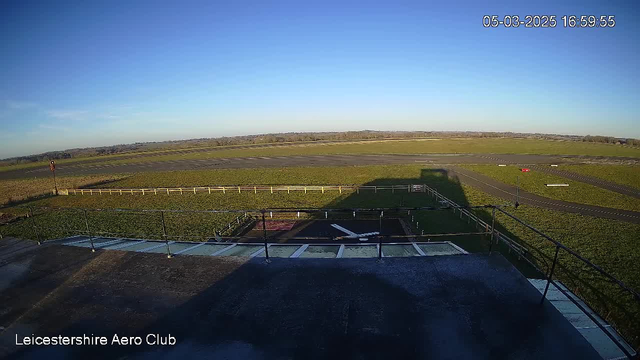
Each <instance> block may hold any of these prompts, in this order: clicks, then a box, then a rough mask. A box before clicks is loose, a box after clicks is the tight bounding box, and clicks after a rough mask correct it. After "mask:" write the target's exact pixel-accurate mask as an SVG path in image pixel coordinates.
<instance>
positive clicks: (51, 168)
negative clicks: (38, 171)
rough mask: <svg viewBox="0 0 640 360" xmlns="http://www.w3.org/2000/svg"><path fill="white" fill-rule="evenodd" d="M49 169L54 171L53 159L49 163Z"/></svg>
mask: <svg viewBox="0 0 640 360" xmlns="http://www.w3.org/2000/svg"><path fill="white" fill-rule="evenodd" d="M49 170H51V172H54V171H56V163H55V162H54V161H53V160H51V162H50V163H49Z"/></svg>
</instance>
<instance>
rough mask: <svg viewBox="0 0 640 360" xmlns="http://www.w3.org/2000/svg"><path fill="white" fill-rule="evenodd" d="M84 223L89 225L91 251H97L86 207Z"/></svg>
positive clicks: (88, 233)
mask: <svg viewBox="0 0 640 360" xmlns="http://www.w3.org/2000/svg"><path fill="white" fill-rule="evenodd" d="M84 224H85V225H86V226H87V235H89V242H90V243H91V252H96V248H95V247H94V246H93V236H91V231H89V217H88V215H87V210H86V209H85V210H84Z"/></svg>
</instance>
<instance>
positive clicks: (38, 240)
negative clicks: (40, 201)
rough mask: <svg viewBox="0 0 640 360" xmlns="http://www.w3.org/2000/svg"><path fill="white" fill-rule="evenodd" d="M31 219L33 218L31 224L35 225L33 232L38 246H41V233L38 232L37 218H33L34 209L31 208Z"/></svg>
mask: <svg viewBox="0 0 640 360" xmlns="http://www.w3.org/2000/svg"><path fill="white" fill-rule="evenodd" d="M29 217H30V218H31V223H32V224H33V232H34V233H35V234H36V241H37V242H38V245H41V244H42V242H41V241H40V233H39V232H38V227H37V226H36V218H35V217H34V216H33V209H32V208H31V206H29Z"/></svg>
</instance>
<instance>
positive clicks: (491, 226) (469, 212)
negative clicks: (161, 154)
mask: <svg viewBox="0 0 640 360" xmlns="http://www.w3.org/2000/svg"><path fill="white" fill-rule="evenodd" d="M409 186H411V187H413V186H415V185H409ZM411 187H410V188H409V191H411V189H413V188H411ZM405 190H406V188H405ZM420 190H421V192H426V193H429V194H430V195H432V196H434V197H435V198H436V200H437V201H438V202H439V203H440V204H441V206H424V207H392V208H388V207H387V208H327V209H323V208H300V209H291V208H273V209H237V210H230V209H226V210H158V209H142V210H133V209H71V210H79V211H82V213H83V214H84V215H83V216H84V225H85V229H84V231H82V230H80V231H78V233H85V234H86V235H87V236H88V237H89V240H90V243H91V250H92V251H95V246H94V244H93V238H94V237H96V236H97V235H105V234H107V233H106V232H98V231H92V230H91V229H90V226H89V221H88V212H89V211H91V212H103V211H104V212H136V213H158V214H160V217H161V219H162V222H161V224H162V235H161V236H162V239H163V240H164V241H165V245H166V248H167V256H168V257H171V256H172V254H171V250H170V246H169V245H170V244H169V242H170V241H169V239H172V238H176V237H179V238H184V237H185V236H184V235H169V234H168V233H167V227H166V223H165V214H168V213H192V214H195V213H199V214H225V213H226V214H237V216H236V217H235V218H233V219H232V220H231V222H230V223H229V224H233V223H234V222H235V223H236V224H240V223H241V222H242V221H243V220H246V219H253V220H255V221H257V222H258V223H260V222H261V224H262V229H261V230H262V237H261V240H262V243H263V244H264V248H265V249H264V253H265V258H266V259H267V260H268V259H269V250H268V246H269V236H268V234H267V227H266V220H267V215H272V214H274V213H275V214H279V213H289V214H291V213H297V216H298V217H299V216H300V214H301V213H302V214H308V215H311V216H319V217H320V218H322V217H324V218H325V219H326V218H328V215H329V214H332V213H351V214H353V216H354V217H355V215H356V214H357V213H367V214H377V216H378V217H379V218H380V219H381V220H382V219H383V218H384V217H385V216H386V217H389V215H390V214H392V213H393V214H396V216H398V215H397V214H402V215H403V216H409V215H410V214H412V213H413V212H418V211H452V212H453V213H454V214H456V213H459V214H460V218H461V219H463V220H464V217H465V216H466V217H467V221H468V222H471V221H474V222H475V223H476V229H478V230H479V231H477V232H466V233H449V234H440V235H444V236H463V235H487V236H489V237H490V238H489V251H490V252H491V251H492V244H493V242H494V241H496V242H497V243H499V242H502V243H504V244H505V245H506V246H507V247H508V249H510V250H513V251H515V252H517V254H518V255H519V258H522V259H524V260H525V261H527V262H528V263H529V264H530V265H531V266H533V267H534V268H535V269H538V270H539V271H540V273H541V274H544V275H545V279H546V280H547V283H546V286H545V290H544V292H543V294H542V298H541V303H542V302H544V300H545V299H546V296H547V292H548V289H549V286H550V284H554V285H555V286H556V287H557V288H558V289H559V290H560V291H561V292H562V293H563V294H564V295H565V296H566V297H567V298H568V299H569V300H570V301H571V302H572V303H574V304H575V305H576V306H577V307H578V308H579V309H581V310H582V311H583V312H584V313H585V314H586V315H587V316H588V317H589V318H590V319H591V320H592V321H593V322H594V323H595V324H596V325H597V326H598V327H599V328H600V329H601V330H602V331H604V332H605V334H606V335H607V336H608V337H609V338H610V339H611V340H612V341H613V343H614V344H616V346H618V347H619V348H620V349H621V350H622V351H623V353H624V354H625V355H626V356H628V357H629V358H632V357H633V356H636V355H637V354H635V355H634V354H632V353H630V352H629V350H627V348H626V347H625V346H624V345H623V344H622V343H621V342H620V341H619V340H618V339H617V338H616V337H615V336H614V335H613V334H611V333H610V332H609V331H607V330H606V329H605V327H604V325H602V324H601V323H600V322H599V321H597V319H596V318H595V317H594V316H593V315H592V314H591V313H590V312H589V311H588V310H587V309H585V308H584V306H583V305H582V304H580V303H579V302H578V301H576V299H574V298H573V297H572V296H569V294H568V293H567V291H566V290H565V289H562V287H561V286H558V285H557V283H556V280H554V272H555V270H556V268H557V266H558V262H559V259H558V255H559V252H560V251H563V252H565V253H566V254H569V255H570V256H571V257H573V258H575V259H577V260H578V261H579V262H581V263H583V264H584V265H585V266H587V267H589V268H591V269H593V270H595V271H596V272H598V273H599V274H601V275H602V276H604V277H605V278H607V279H608V280H609V281H611V282H612V283H614V284H616V285H617V286H618V287H619V288H620V289H622V290H623V291H625V292H626V293H628V294H630V295H631V296H632V298H633V299H634V301H636V302H638V303H639V304H640V294H639V293H638V292H637V291H635V290H634V289H632V288H631V287H629V286H628V285H626V284H625V283H624V282H622V281H620V280H618V279H617V278H615V277H614V276H613V275H611V274H609V273H608V272H606V271H605V270H604V269H602V268H601V267H599V266H597V265H595V264H593V263H592V262H591V261H589V260H587V259H586V258H584V257H583V256H581V255H580V254H578V253H576V252H575V251H573V250H571V249H569V248H568V247H566V246H565V245H563V244H562V243H560V242H558V241H556V240H554V239H553V238H551V237H549V236H548V235H546V234H544V233H543V232H542V231H540V230H538V229H536V228H535V227H533V226H531V225H529V224H527V223H526V222H524V221H523V220H521V219H519V218H517V217H516V216H515V215H513V214H511V213H509V212H507V211H505V210H504V208H505V207H506V205H478V206H460V205H458V204H456V203H455V202H454V201H452V200H451V199H449V198H447V197H445V196H443V195H442V194H440V193H439V192H437V191H436V190H435V189H432V188H430V187H428V186H426V185H421V187H420ZM38 209H39V210H44V211H47V210H70V209H65V208H38ZM479 209H485V210H489V209H490V211H491V221H490V223H489V222H487V221H485V220H483V219H481V218H480V217H479V216H477V215H476V214H475V213H474V210H479ZM497 213H499V214H503V215H505V216H507V217H509V218H510V219H512V220H514V221H516V222H517V223H519V224H521V225H523V226H525V227H526V228H528V229H529V230H531V231H533V232H534V233H536V234H537V235H539V236H541V237H542V238H543V239H545V241H548V242H550V244H552V245H553V247H554V248H555V252H554V256H553V260H552V262H551V263H550V264H549V263H548V262H545V265H546V269H541V268H540V266H539V265H538V264H537V263H536V262H535V261H532V260H531V259H529V256H528V255H530V254H531V253H530V251H529V249H528V248H527V247H525V246H524V245H523V244H521V243H519V242H516V241H515V240H513V239H511V238H509V237H508V236H507V235H505V234H503V233H501V232H499V231H498V230H496V214H497ZM25 220H26V221H30V222H31V224H32V226H33V229H34V232H35V236H36V240H37V241H38V242H39V243H40V242H41V237H40V235H39V231H38V226H37V224H36V220H35V217H34V214H33V209H31V208H29V216H28V218H27V219H25ZM380 226H382V225H380ZM227 228H228V230H231V229H232V228H233V226H229V225H228V226H227ZM76 231H77V230H76ZM436 235H438V234H411V235H390V234H389V235H382V234H380V235H373V236H369V238H371V239H375V240H376V241H377V243H378V248H379V249H382V246H383V239H394V238H397V239H409V238H426V237H434V236H436ZM214 236H215V233H214ZM240 238H241V237H239V236H225V237H224V239H226V240H236V239H240ZM300 239H305V240H310V239H317V240H320V239H324V240H326V239H335V238H331V237H304V238H300ZM533 249H534V250H536V251H538V252H539V253H540V254H542V255H543V256H542V259H544V258H545V257H547V255H546V254H544V253H543V252H542V251H541V250H539V249H536V248H533ZM381 255H382V251H381V250H379V257H381ZM583 300H584V301H585V302H588V299H583Z"/></svg>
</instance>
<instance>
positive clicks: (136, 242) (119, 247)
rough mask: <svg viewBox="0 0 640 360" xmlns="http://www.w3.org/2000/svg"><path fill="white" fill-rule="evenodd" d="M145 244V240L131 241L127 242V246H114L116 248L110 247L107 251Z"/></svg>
mask: <svg viewBox="0 0 640 360" xmlns="http://www.w3.org/2000/svg"><path fill="white" fill-rule="evenodd" d="M125 241H130V240H125ZM146 242H147V240H141V241H131V242H129V243H128V244H122V245H118V246H116V247H112V248H111V249H109V250H120V249H124V248H126V247H129V246H133V245H137V244H142V243H146Z"/></svg>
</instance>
